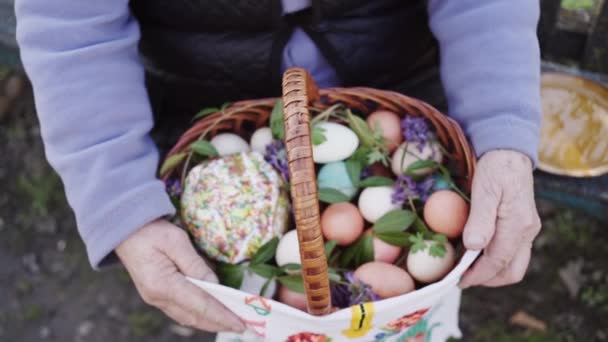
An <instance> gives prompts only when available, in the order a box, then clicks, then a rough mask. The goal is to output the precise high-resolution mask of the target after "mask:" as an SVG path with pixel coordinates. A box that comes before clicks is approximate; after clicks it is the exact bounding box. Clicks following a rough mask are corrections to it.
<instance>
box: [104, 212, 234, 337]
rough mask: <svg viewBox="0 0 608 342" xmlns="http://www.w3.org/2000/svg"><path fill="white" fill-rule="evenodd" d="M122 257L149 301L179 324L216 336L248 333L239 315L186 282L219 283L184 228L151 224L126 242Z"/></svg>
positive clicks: (119, 253)
mask: <svg viewBox="0 0 608 342" xmlns="http://www.w3.org/2000/svg"><path fill="white" fill-rule="evenodd" d="M116 254H118V257H119V258H120V259H121V261H122V263H123V264H124V265H125V267H126V268H127V271H128V272H129V274H130V275H131V278H132V279H133V282H134V283H135V287H137V291H139V294H140V295H141V297H142V298H143V300H144V301H145V302H146V303H148V304H150V305H152V306H155V307H157V308H159V309H161V310H162V311H163V312H164V313H165V314H167V316H169V317H171V318H172V319H174V320H175V321H176V322H178V323H180V324H182V325H185V326H190V327H193V328H197V329H200V330H205V331H212V332H218V331H234V332H243V331H244V330H245V325H244V324H243V322H241V320H240V319H239V318H238V317H237V316H236V315H235V314H233V313H232V312H230V310H228V309H227V308H226V307H224V306H223V305H222V304H220V303H219V302H218V301H216V300H215V299H214V298H213V297H211V296H210V295H209V294H207V293H206V292H205V291H203V290H201V289H200V288H198V287H196V286H195V285H194V284H192V283H190V282H189V281H188V280H187V279H186V276H189V277H192V278H196V279H200V280H206V281H211V282H217V277H216V276H215V274H214V273H213V272H212V270H211V269H210V268H209V267H208V266H207V264H205V261H204V260H203V258H201V257H200V256H199V255H198V254H197V253H196V251H195V250H194V247H192V244H191V243H190V240H189V239H188V235H187V234H186V233H185V232H184V231H183V230H182V229H180V228H179V227H177V226H174V225H173V224H171V223H169V222H167V221H165V220H157V221H154V222H151V223H149V224H148V225H146V226H144V227H143V228H141V229H140V230H138V231H137V232H135V233H134V234H133V235H131V236H130V237H129V238H128V239H127V240H125V241H124V242H123V243H121V244H120V245H119V246H118V248H116Z"/></svg>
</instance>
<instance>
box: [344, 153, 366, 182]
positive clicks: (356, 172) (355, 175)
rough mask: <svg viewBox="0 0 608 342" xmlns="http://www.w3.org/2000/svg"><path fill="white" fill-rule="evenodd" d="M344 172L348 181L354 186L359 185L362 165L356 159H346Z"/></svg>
mask: <svg viewBox="0 0 608 342" xmlns="http://www.w3.org/2000/svg"><path fill="white" fill-rule="evenodd" d="M345 165H346V172H347V173H348V177H349V178H350V181H351V182H352V183H353V184H354V185H358V184H359V180H360V179H361V170H363V166H364V165H363V164H362V163H361V162H359V161H358V160H356V159H352V158H350V159H348V160H347V161H346V163H345Z"/></svg>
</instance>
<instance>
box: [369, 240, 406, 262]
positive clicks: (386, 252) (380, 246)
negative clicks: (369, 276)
mask: <svg viewBox="0 0 608 342" xmlns="http://www.w3.org/2000/svg"><path fill="white" fill-rule="evenodd" d="M400 254H401V247H398V246H393V245H391V244H388V243H386V242H384V241H382V240H380V239H378V238H377V237H374V260H376V261H382V262H386V263H388V264H392V263H394V262H395V261H397V258H399V255H400Z"/></svg>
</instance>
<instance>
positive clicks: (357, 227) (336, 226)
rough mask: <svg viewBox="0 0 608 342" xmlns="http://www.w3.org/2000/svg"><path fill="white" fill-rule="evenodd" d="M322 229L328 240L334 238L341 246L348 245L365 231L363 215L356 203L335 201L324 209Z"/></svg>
mask: <svg viewBox="0 0 608 342" xmlns="http://www.w3.org/2000/svg"><path fill="white" fill-rule="evenodd" d="M321 230H322V231H323V236H324V237H325V239H326V240H334V241H336V243H337V244H338V245H340V246H347V245H350V244H351V243H353V242H355V241H356V240H357V239H358V238H359V236H361V233H363V217H362V216H361V213H360V212H359V209H358V208H357V207H356V206H355V205H354V204H352V203H348V202H342V203H335V204H332V205H330V206H329V207H327V209H325V211H323V214H322V215H321Z"/></svg>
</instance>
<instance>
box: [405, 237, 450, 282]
mask: <svg viewBox="0 0 608 342" xmlns="http://www.w3.org/2000/svg"><path fill="white" fill-rule="evenodd" d="M424 242H425V244H426V246H427V248H425V249H424V250H422V251H417V252H416V253H413V252H412V251H410V252H409V253H408V255H407V270H408V271H409V272H410V274H411V275H412V277H414V279H416V280H417V281H419V282H421V283H432V282H434V281H437V280H439V279H441V278H443V277H444V276H445V275H446V274H448V273H449V272H450V270H452V267H454V263H455V261H456V259H455V258H456V253H455V252H454V247H452V245H451V244H450V243H449V242H446V243H445V244H444V245H445V250H446V253H445V255H444V256H443V257H437V256H432V255H431V254H430V248H429V246H430V245H431V244H434V243H437V242H435V241H429V240H425V241H424Z"/></svg>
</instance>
